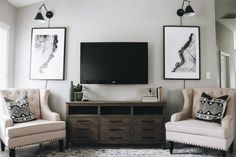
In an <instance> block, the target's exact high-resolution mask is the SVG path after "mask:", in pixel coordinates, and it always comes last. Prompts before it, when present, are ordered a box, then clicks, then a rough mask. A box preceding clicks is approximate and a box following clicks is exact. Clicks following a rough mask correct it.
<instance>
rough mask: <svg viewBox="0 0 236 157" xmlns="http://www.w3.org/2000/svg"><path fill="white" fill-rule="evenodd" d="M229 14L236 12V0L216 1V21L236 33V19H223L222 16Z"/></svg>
mask: <svg viewBox="0 0 236 157" xmlns="http://www.w3.org/2000/svg"><path fill="white" fill-rule="evenodd" d="M228 12H233V13H234V12H236V0H215V13H216V20H217V21H218V22H219V23H221V24H223V25H224V26H226V27H228V28H229V29H231V30H232V31H236V19H222V16H223V15H225V14H226V13H228Z"/></svg>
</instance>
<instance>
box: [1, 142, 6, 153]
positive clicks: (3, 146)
mask: <svg viewBox="0 0 236 157" xmlns="http://www.w3.org/2000/svg"><path fill="white" fill-rule="evenodd" d="M1 151H2V152H3V151H5V144H4V143H3V142H2V140H1Z"/></svg>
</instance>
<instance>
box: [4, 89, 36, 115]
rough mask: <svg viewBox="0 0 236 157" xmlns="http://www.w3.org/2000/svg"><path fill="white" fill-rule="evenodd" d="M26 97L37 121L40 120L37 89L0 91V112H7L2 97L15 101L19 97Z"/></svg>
mask: <svg viewBox="0 0 236 157" xmlns="http://www.w3.org/2000/svg"><path fill="white" fill-rule="evenodd" d="M25 94H26V95H27V96H28V99H29V105H30V107H31V108H32V110H33V112H34V114H35V116H36V118H37V119H40V118H41V111H40V90H39V89H15V88H10V89H4V90H0V101H1V102H0V112H5V113H6V112H7V109H6V104H5V100H4V97H6V98H9V99H11V100H16V99H17V98H19V97H20V96H23V95H25Z"/></svg>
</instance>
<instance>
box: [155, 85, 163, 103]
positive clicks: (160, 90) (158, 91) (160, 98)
mask: <svg viewBox="0 0 236 157" xmlns="http://www.w3.org/2000/svg"><path fill="white" fill-rule="evenodd" d="M156 96H157V100H158V101H163V88H162V87H157V88H156Z"/></svg>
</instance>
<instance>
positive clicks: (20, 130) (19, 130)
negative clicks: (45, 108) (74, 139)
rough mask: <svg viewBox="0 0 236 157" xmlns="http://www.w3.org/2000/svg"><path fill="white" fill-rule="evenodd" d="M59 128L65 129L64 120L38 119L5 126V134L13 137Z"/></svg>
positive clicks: (57, 129)
mask: <svg viewBox="0 0 236 157" xmlns="http://www.w3.org/2000/svg"><path fill="white" fill-rule="evenodd" d="M59 130H65V122H63V121H48V120H42V119H38V120H35V121H30V122H25V123H17V124H14V126H11V127H8V128H6V136H8V137H10V138H13V137H21V136H29V135H33V134H40V133H45V132H52V131H59Z"/></svg>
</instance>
